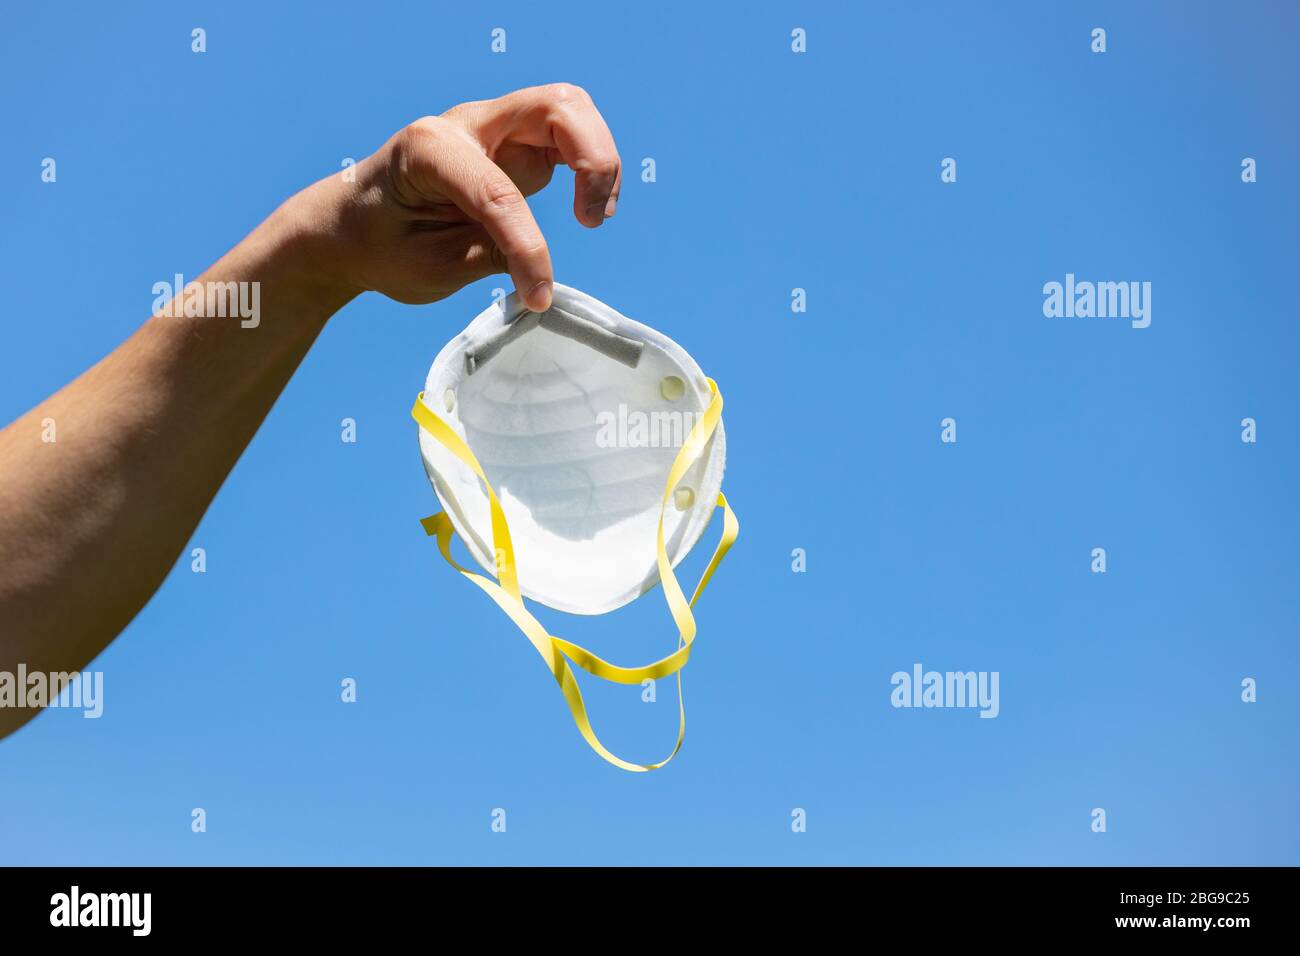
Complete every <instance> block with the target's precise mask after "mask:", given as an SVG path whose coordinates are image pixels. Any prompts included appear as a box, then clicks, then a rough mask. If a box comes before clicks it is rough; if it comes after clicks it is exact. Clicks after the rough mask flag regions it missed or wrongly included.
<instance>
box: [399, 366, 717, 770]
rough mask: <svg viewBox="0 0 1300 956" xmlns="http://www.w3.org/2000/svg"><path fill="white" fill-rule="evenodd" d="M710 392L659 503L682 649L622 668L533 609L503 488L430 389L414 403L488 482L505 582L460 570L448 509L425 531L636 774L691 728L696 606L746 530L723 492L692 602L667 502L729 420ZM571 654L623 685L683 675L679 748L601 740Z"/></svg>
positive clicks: (420, 416)
mask: <svg viewBox="0 0 1300 956" xmlns="http://www.w3.org/2000/svg"><path fill="white" fill-rule="evenodd" d="M709 390H710V395H711V397H710V401H709V405H708V407H707V408H706V409H705V412H704V414H703V415H701V416H700V419H699V420H698V421H697V422H696V423H695V426H694V427H693V428H692V429H691V431H690V434H688V435H687V438H686V441H685V442H684V443H683V444H682V447H681V448H680V449H679V450H678V453H677V457H676V458H675V459H674V460H673V465H672V468H670V469H669V472H668V480H667V482H666V483H665V488H664V494H663V498H662V499H661V501H660V505H659V529H658V534H657V538H656V547H657V551H658V568H659V580H660V583H661V585H662V586H663V590H664V596H665V599H666V600H667V601H668V608H669V610H670V611H671V612H672V615H673V620H674V621H675V622H676V623H677V628H678V646H677V650H676V651H674V652H673V653H672V654H669V655H668V656H667V657H664V658H662V659H660V660H658V661H655V662H654V663H652V664H647V665H644V666H642V667H621V666H619V665H617V664H611V663H609V662H608V661H606V660H604V659H602V658H600V657H598V656H597V655H595V654H593V653H591V652H590V651H588V650H587V649H586V648H583V647H580V646H579V645H577V644H573V643H571V642H569V641H566V640H564V639H563V638H559V637H555V636H553V635H551V634H549V633H547V631H546V629H545V628H544V627H543V626H542V624H541V622H539V621H538V620H537V619H536V618H535V617H533V615H532V614H530V613H529V611H528V609H527V608H526V607H525V606H524V602H523V598H522V596H521V595H520V593H519V578H518V573H517V571H516V568H515V559H514V548H513V546H512V544H511V542H510V529H509V526H508V524H507V523H506V518H505V512H504V511H502V509H501V504H500V501H499V500H498V499H497V496H496V492H495V491H493V489H492V485H491V483H490V482H488V480H487V476H486V475H485V474H484V473H483V469H482V467H481V466H480V465H479V463H478V461H477V459H475V457H474V453H473V452H472V451H470V449H469V446H468V445H467V444H465V442H464V440H463V439H461V437H460V436H459V435H457V434H456V432H455V431H454V430H453V429H452V428H451V427H450V426H449V425H447V424H446V423H445V422H444V421H442V420H441V419H440V418H438V416H437V415H435V414H433V412H432V411H430V410H429V407H428V406H427V405H425V404H424V393H423V392H421V393H420V396H419V397H418V398H417V399H416V402H415V406H414V407H413V408H412V409H411V415H412V417H413V418H414V419H415V420H416V421H417V422H418V423H419V424H420V427H421V428H423V429H424V430H425V431H427V432H428V433H429V434H430V435H431V436H432V437H434V438H435V439H437V440H438V441H439V442H440V443H441V444H442V445H443V446H444V447H446V448H447V449H448V450H449V451H450V452H452V454H454V455H455V456H456V457H457V458H459V459H460V460H461V461H463V462H464V463H465V464H466V465H468V466H469V467H470V468H471V469H472V470H473V472H474V473H475V474H476V475H477V476H478V477H479V479H480V480H481V481H482V482H483V486H484V488H485V489H486V490H487V494H488V504H489V508H490V510H491V514H492V536H493V547H494V548H495V552H496V555H497V561H496V564H497V578H498V581H493V580H491V579H490V578H487V577H484V576H483V575H481V574H477V573H475V572H473V571H470V570H468V569H466V568H464V567H461V565H460V564H458V563H457V562H456V561H455V559H454V558H452V556H451V536H452V533H453V527H452V524H451V519H450V518H448V517H447V515H446V513H445V512H439V513H438V514H435V515H433V516H431V517H428V518H425V519H423V520H422V521H421V524H422V525H423V526H424V530H425V532H426V533H427V534H429V535H436V536H437V539H438V550H439V551H440V552H442V556H443V558H444V559H446V561H447V563H448V564H450V565H451V566H452V567H454V568H455V569H456V570H457V571H459V572H460V573H461V574H463V575H464V576H465V577H467V578H469V579H470V580H471V581H473V582H474V583H475V584H476V585H478V586H479V587H480V588H481V589H482V590H483V591H484V592H485V593H486V594H487V595H488V596H489V597H490V598H492V600H493V601H494V602H496V604H497V606H498V607H500V608H501V609H502V610H503V611H505V613H506V614H507V615H508V616H509V617H510V619H511V620H512V621H514V622H515V625H516V626H517V627H518V628H519V629H520V630H521V631H523V633H524V635H525V636H526V637H527V638H528V640H529V641H530V642H531V643H532V645H533V647H534V648H536V650H537V652H538V653H539V654H540V655H541V656H542V659H543V660H544V661H545V662H546V665H547V666H548V667H549V668H550V670H551V674H552V676H553V677H554V678H555V680H556V683H558V684H559V685H560V690H561V692H562V693H563V694H564V699H565V701H566V702H567V703H568V705H569V710H570V712H571V713H572V715H573V720H574V723H576V724H577V726H578V731H579V732H580V733H581V734H582V736H583V738H584V739H585V740H586V741H587V743H588V745H589V746H590V747H591V749H592V750H594V751H596V753H598V754H599V755H600V756H601V757H603V758H604V759H605V760H607V761H609V762H610V763H612V764H614V765H615V766H617V767H622V768H623V769H624V770H631V771H635V772H641V771H646V770H656V769H658V768H659V767H662V766H663V765H664V764H666V763H668V761H669V760H672V758H673V757H675V756H676V755H677V751H678V750H679V749H680V748H681V745H682V738H683V737H684V736H685V733H686V709H685V705H684V704H683V702H682V690H681V673H680V672H681V668H682V667H683V666H684V665H685V664H686V661H687V659H688V658H689V656H690V650H691V644H692V643H693V642H694V640H695V633H696V629H695V617H694V615H693V614H692V613H691V607H692V606H693V605H694V604H695V602H696V601H697V600H698V599H699V597H700V595H701V594H702V593H703V592H704V589H705V587H706V586H707V585H708V583H709V579H710V578H712V577H713V573H714V571H716V570H717V568H718V565H719V564H720V563H721V562H722V558H723V556H724V555H726V553H727V551H728V550H729V549H730V548H731V545H732V544H733V543H734V542H735V540H736V537H737V535H738V534H739V533H740V523H739V521H738V520H737V519H736V515H735V512H733V511H732V510H731V507H730V505H728V503H727V499H726V496H725V495H722V494H719V495H718V500H717V506H718V507H720V508H722V509H723V527H722V538H721V539H720V540H719V542H718V546H717V548H716V549H715V550H714V553H713V558H712V559H711V560H710V561H709V564H708V567H707V568H705V570H704V573H703V575H701V577H700V582H699V584H698V585H697V586H696V588H695V592H694V594H693V595H692V596H691V599H690V601H689V602H688V601H687V600H686V598H685V595H684V594H683V593H682V589H681V586H680V585H679V584H678V583H677V577H676V575H674V574H673V569H672V562H671V561H670V560H669V558H668V552H667V549H666V548H665V547H664V529H663V519H664V513H665V511H666V509H667V505H668V501H669V499H670V498H671V497H672V494H673V491H674V489H675V488H676V487H677V484H678V482H680V481H681V480H682V478H683V476H685V474H686V471H687V470H688V469H689V468H690V466H691V464H692V463H693V462H694V461H695V459H696V458H698V457H699V455H700V453H701V452H702V451H703V450H704V446H705V444H707V442H708V440H709V437H710V436H711V435H712V434H713V431H714V429H715V428H717V424H718V422H719V420H720V419H721V417H722V395H721V393H719V392H718V386H717V384H716V383H715V382H714V381H713V380H712V379H709ZM498 582H499V583H498ZM566 655H567V657H568V658H569V659H570V660H572V662H573V663H574V664H576V665H577V666H578V667H581V668H582V669H583V670H585V671H587V672H588V673H591V674H593V675H595V676H597V677H600V678H602V679H604V680H608V681H612V682H614V683H619V684H637V683H640V682H641V681H643V680H646V679H652V678H658V677H663V676H666V675H668V674H677V707H678V716H679V723H678V730H677V743H676V745H675V746H674V747H673V750H672V753H670V754H669V755H668V756H667V757H665V758H664V759H663V760H661V761H659V762H658V763H653V764H637V763H630V762H629V761H626V760H623V759H621V758H619V757H616V756H615V755H614V754H612V753H610V752H609V750H607V749H606V748H605V746H604V745H603V744H602V743H601V742H600V740H599V738H597V736H596V733H595V731H594V730H593V729H592V727H591V722H590V720H589V719H588V718H587V710H586V706H585V705H584V704H583V701H582V692H581V690H580V689H579V688H578V683H577V680H576V679H575V678H574V676H573V672H572V670H571V669H570V668H569V666H568V663H567V662H566V660H565V656H566Z"/></svg>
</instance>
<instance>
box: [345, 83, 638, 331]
mask: <svg viewBox="0 0 1300 956" xmlns="http://www.w3.org/2000/svg"><path fill="white" fill-rule="evenodd" d="M557 163H563V164H565V165H567V166H568V167H570V168H571V169H572V170H574V172H575V173H576V176H575V188H574V198H573V212H574V215H575V216H576V217H577V219H578V221H579V222H580V223H582V224H583V225H584V226H589V227H591V228H595V227H596V226H599V225H600V224H601V223H602V222H604V221H605V220H606V219H607V218H609V217H610V216H612V215H614V210H615V207H616V205H617V203H618V194H619V188H620V186H621V184H622V175H621V164H620V162H619V157H618V150H617V149H616V148H615V146H614V139H613V137H612V136H611V135H610V132H609V128H608V127H607V126H606V125H605V121H604V120H603V119H602V118H601V115H600V113H599V112H598V111H597V110H596V107H595V105H594V104H593V103H592V101H591V97H590V96H588V95H587V93H586V92H585V91H584V90H582V89H581V88H579V87H576V86H572V85H569V84H565V83H556V84H552V85H550V86H535V87H530V88H528V89H524V90H519V91H517V92H514V93H509V94H507V95H506V96H503V97H501V98H499V99H495V100H484V101H480V102H474V103H464V104H462V105H460V106H456V107H453V108H452V109H450V110H448V111H447V112H446V113H443V114H442V115H441V116H427V117H425V118H424V119H420V120H416V121H415V122H414V123H412V124H411V125H410V126H407V127H406V128H405V129H403V130H401V131H400V132H398V133H397V134H396V135H395V136H393V137H392V138H391V139H390V140H389V141H388V142H387V143H386V144H384V146H383V147H382V148H381V149H380V150H379V151H378V152H376V153H375V154H374V155H373V156H370V157H368V158H367V159H365V160H363V161H362V162H361V163H358V164H357V167H356V172H357V176H356V184H355V187H354V190H353V191H352V192H351V194H350V195H349V196H348V197H347V199H346V200H345V202H344V207H343V211H342V212H341V213H340V214H339V216H338V226H337V229H338V231H339V239H340V241H341V249H340V251H341V253H342V254H341V256H340V260H339V266H338V267H339V269H340V270H341V272H342V273H343V275H342V277H341V278H342V279H343V280H344V281H345V282H347V283H348V284H350V286H351V287H352V288H353V290H354V291H357V292H359V291H364V290H376V291H379V292H382V293H383V294H384V295H387V296H389V297H390V298H393V299H396V300H397V301H399V302H408V303H424V302H433V301H435V300H437V299H441V298H444V297H446V296H448V295H451V294H452V293H453V292H455V291H456V290H458V289H460V288H461V287H462V286H464V285H466V284H468V283H470V282H473V281H475V280H477V279H481V278H483V277H484V276H487V275H492V274H493V273H500V272H508V273H509V274H510V277H511V278H512V279H513V280H514V284H515V288H516V289H517V290H519V292H520V294H521V296H522V298H523V300H524V303H525V304H526V305H527V306H528V308H530V309H532V310H534V311H538V312H541V311H545V310H546V309H547V308H549V307H550V304H551V291H552V288H553V286H554V274H553V272H552V269H551V256H550V252H549V251H548V249H547V247H546V240H545V239H544V238H543V237H542V233H541V230H540V229H539V228H538V227H537V222H536V220H534V219H533V214H532V212H531V211H530V210H529V208H528V203H527V201H526V200H525V197H526V196H531V195H532V194H533V193H535V192H537V191H538V190H540V189H541V188H542V187H543V186H545V185H546V184H547V183H548V182H550V180H551V174H552V173H553V172H554V170H555V166H556V164H557ZM333 178H335V179H337V178H338V177H333Z"/></svg>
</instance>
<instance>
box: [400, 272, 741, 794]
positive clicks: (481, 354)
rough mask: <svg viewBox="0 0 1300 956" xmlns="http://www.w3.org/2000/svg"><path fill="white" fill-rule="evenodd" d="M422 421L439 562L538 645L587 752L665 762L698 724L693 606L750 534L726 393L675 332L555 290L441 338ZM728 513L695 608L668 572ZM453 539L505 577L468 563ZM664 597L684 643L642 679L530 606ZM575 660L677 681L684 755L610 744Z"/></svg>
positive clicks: (626, 675)
mask: <svg viewBox="0 0 1300 956" xmlns="http://www.w3.org/2000/svg"><path fill="white" fill-rule="evenodd" d="M411 414H412V416H413V417H414V418H415V420H416V421H417V422H418V423H419V425H420V430H419V436H420V454H421V456H422V457H423V459H424V467H425V471H426V472H427V473H428V476H429V480H430V482H431V483H432V484H433V489H434V491H435V493H436V494H437V496H438V500H439V501H440V502H441V503H442V507H443V511H441V512H439V513H438V514H435V515H433V516H432V517H429V518H425V519H424V520H423V522H422V524H423V525H424V528H425V531H426V533H428V534H430V535H435V536H436V537H437V540H438V547H439V550H440V551H441V552H442V555H443V557H444V558H446V560H447V561H448V562H449V563H450V564H451V565H452V566H453V567H455V568H456V569H457V570H458V571H460V572H461V573H462V574H463V575H465V577H467V578H469V579H470V580H471V581H473V582H474V583H475V584H477V585H478V586H479V587H480V588H482V589H483V590H484V591H485V592H486V593H487V594H488V595H489V596H490V597H491V598H492V599H493V600H494V601H495V602H496V603H497V605H498V606H500V607H501V609H502V610H503V611H505V613H506V614H507V615H509V617H510V618H511V620H513V621H514V622H515V624H516V625H517V626H518V627H519V628H520V630H522V631H523V632H524V634H525V635H526V636H527V637H528V639H529V640H530V641H531V642H532V644H533V646H534V647H535V648H536V649H537V651H538V653H540V654H541V655H542V658H543V660H545V661H546V663H547V665H548V666H549V667H550V669H551V673H552V675H553V676H554V677H555V679H556V681H557V682H558V683H559V685H560V689H561V691H562V692H563V694H564V697H565V700H566V701H567V703H568V705H569V709H570V711H571V712H572V714H573V718H574V721H575V722H576V723H577V725H578V729H579V731H580V732H581V733H582V735H583V737H584V738H585V739H586V741H587V743H588V744H590V745H591V747H592V749H594V750H595V751H596V752H597V753H598V754H600V755H601V756H602V757H603V758H604V759H606V760H608V761H609V762H610V763H613V764H615V765H616V766H619V767H622V768H624V769H626V770H634V771H642V770H654V769H657V768H658V767H661V766H663V765H664V764H666V763H667V762H668V761H669V760H671V759H672V758H673V756H675V755H676V753H677V751H678V749H679V748H680V747H681V743H682V737H683V735H684V733H685V727H686V717H685V711H684V710H682V709H681V707H680V697H681V674H680V671H681V668H682V666H683V665H685V663H686V661H687V658H688V657H689V655H690V650H691V644H692V642H693V641H694V639H695V619H694V616H693V615H692V613H691V607H692V606H693V605H694V604H695V601H696V600H697V599H698V598H699V596H700V593H701V592H702V591H703V590H704V587H705V585H706V584H707V583H708V581H709V579H710V578H711V577H712V575H713V572H714V570H715V569H716V568H717V566H718V564H719V562H720V561H721V560H722V557H723V555H725V554H726V552H727V550H728V549H729V548H730V547H731V545H732V543H733V542H734V541H735V539H736V535H737V534H738V532H739V527H740V526H739V523H738V522H737V520H736V516H735V514H734V513H733V512H732V511H731V509H730V507H729V506H728V504H727V500H726V498H725V497H724V496H723V494H722V491H721V488H722V472H723V467H724V464H725V459H726V437H725V435H724V433H723V429H722V396H721V394H720V393H719V392H718V388H717V385H716V384H715V383H714V382H713V380H712V379H709V378H707V377H706V376H705V375H704V373H703V372H701V371H700V368H699V366H698V365H696V364H695V361H694V360H693V359H692V358H691V357H690V356H689V355H687V354H686V352H685V350H683V349H682V348H681V346H679V345H678V344H677V343H676V342H673V341H672V340H671V339H669V338H668V337H667V336H665V335H662V334H661V333H659V332H656V331H655V330H654V329H651V328H648V327H647V326H644V325H642V324H641V323H639V322H635V321H633V320H632V319H629V318H627V317H626V316H623V315H621V314H619V313H618V312H616V311H614V310H613V309H611V308H610V307H609V306H607V305H605V304H604V303H603V302H600V301H598V300H596V299H593V298H592V297H591V296H588V295H585V294H583V293H582V292H579V291H578V290H577V289H571V288H569V287H567V286H563V285H558V284H557V285H556V286H555V292H554V297H553V302H552V305H551V308H550V309H548V310H547V311H546V312H543V313H537V312H530V311H528V310H527V309H525V307H524V306H523V303H522V302H520V301H519V299H518V297H517V296H516V295H513V294H512V295H510V296H508V297H506V298H505V299H502V300H500V301H498V302H497V303H495V304H494V305H492V306H491V307H490V308H488V309H486V310H485V311H484V312H483V313H482V314H480V315H479V316H478V317H477V318H476V319H474V321H472V322H471V323H470V324H469V325H468V326H467V327H466V329H465V330H464V331H463V332H461V333H460V335H458V336H456V337H455V338H454V339H452V340H451V341H450V342H449V343H447V345H446V346H445V347H444V348H443V350H442V351H441V352H440V353H439V354H438V357H437V358H436V359H435V360H434V362H433V366H432V367H431V368H430V369H429V375H428V378H427V380H426V382H425V386H424V391H423V392H421V393H420V396H419V398H418V399H417V400H416V402H415V406H414V408H412V410H411ZM718 508H721V509H722V511H723V530H722V537H721V540H720V541H719V543H718V546H717V549H716V550H715V552H714V555H713V559H712V560H711V561H710V562H709V565H708V567H707V568H706V569H705V572H704V574H703V576H702V577H701V579H700V582H699V585H698V586H697V587H696V589H695V592H694V594H693V595H692V597H691V598H690V599H689V600H687V598H686V596H685V595H684V593H683V592H682V589H681V586H680V585H679V584H678V582H677V578H676V576H675V575H674V573H673V568H674V567H676V566H677V564H678V563H679V562H680V561H681V560H682V559H683V558H684V557H685V556H686V554H687V553H688V552H689V551H690V550H691V548H692V547H694V546H695V543H696V542H697V541H698V540H699V539H700V536H701V535H702V534H703V533H704V529H705V526H706V525H707V524H708V523H709V520H710V518H711V517H712V515H713V512H714V511H715V510H716V509H718ZM453 533H455V534H456V535H458V536H459V537H460V538H461V540H462V541H463V542H464V543H465V546H466V548H467V549H468V551H469V553H470V555H471V556H472V557H473V558H474V560H475V561H476V562H477V563H478V564H479V565H480V566H481V567H482V568H483V569H484V570H485V571H487V572H488V573H489V574H490V575H492V577H493V578H495V580H493V579H492V578H488V577H485V576H483V575H481V574H477V573H475V572H473V571H471V570H469V569H467V568H464V567H462V566H461V565H459V564H457V563H456V561H455V560H454V559H453V558H452V555H451V536H452V534H453ZM656 585H661V586H662V587H663V592H664V597H665V599H666V600H667V602H668V608H669V610H670V611H671V613H672V616H673V620H674V622H675V623H676V625H677V631H678V641H677V649H676V650H675V651H674V652H673V653H672V654H669V655H668V656H667V657H664V658H662V659H660V660H658V661H655V662H654V663H652V664H648V665H644V666H641V667H622V666H619V665H616V664H611V663H609V662H607V661H605V660H603V659H601V658H600V657H597V656H596V655H595V654H592V653H591V652H590V651H587V650H586V649H584V648H582V647H579V646H577V645H576V644H572V643H570V642H568V641H566V640H564V639H562V638H559V637H555V636H554V635H552V634H549V633H548V632H547V631H546V629H545V628H544V627H543V626H542V625H541V623H540V622H538V621H537V619H536V618H535V617H533V615H532V614H531V613H530V612H529V611H528V610H527V608H526V607H525V605H524V602H523V598H524V597H525V596H527V597H529V598H531V599H533V600H535V601H537V602H539V603H541V604H545V605H547V606H548V607H552V608H555V609H557V610H560V611H567V612H569V613H573V614H604V613H606V612H608V611H612V610H614V609H616V608H619V607H622V606H623V605H625V604H627V603H629V602H631V601H633V600H635V599H636V598H638V597H640V596H641V595H642V594H644V593H645V592H647V591H649V590H650V589H652V588H653V587H655V586H656ZM569 663H572V664H575V665H577V666H578V667H580V668H582V669H583V670H585V671H587V672H588V673H591V674H594V675H595V676H597V677H600V678H603V679H605V680H609V681H613V682H615V683H620V684H640V683H642V682H643V681H645V680H647V679H657V678H659V677H664V676H667V675H669V674H677V682H678V700H679V714H680V718H681V719H680V723H679V729H678V734H677V745H676V746H675V747H674V748H673V751H672V753H671V754H669V755H668V757H666V758H664V759H663V760H661V761H659V762H658V763H654V764H638V763H631V762H629V761H626V760H622V759H620V758H619V757H616V756H614V755H613V754H612V753H610V752H609V751H608V750H606V749H605V747H604V746H603V745H602V744H601V743H600V741H599V740H598V739H597V737H596V735H595V732H594V731H593V730H592V728H591V724H590V722H589V720H588V719H587V715H586V709H585V707H584V705H583V702H582V693H581V691H580V690H579V689H578V684H577V681H576V679H575V677H574V675H573V672H572V670H571V669H570V667H569Z"/></svg>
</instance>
